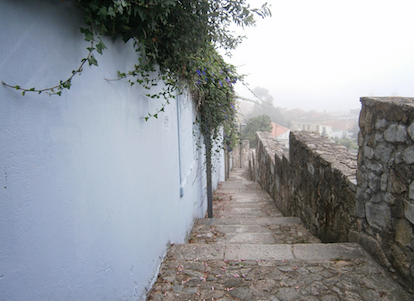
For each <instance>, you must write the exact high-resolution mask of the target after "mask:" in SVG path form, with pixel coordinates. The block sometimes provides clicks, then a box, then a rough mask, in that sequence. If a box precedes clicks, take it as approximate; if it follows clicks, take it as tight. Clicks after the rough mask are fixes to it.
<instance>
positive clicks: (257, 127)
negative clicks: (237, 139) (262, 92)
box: [242, 115, 272, 147]
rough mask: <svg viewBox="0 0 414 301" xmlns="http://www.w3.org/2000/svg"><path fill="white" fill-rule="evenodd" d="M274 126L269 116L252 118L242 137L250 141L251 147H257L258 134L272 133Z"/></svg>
mask: <svg viewBox="0 0 414 301" xmlns="http://www.w3.org/2000/svg"><path fill="white" fill-rule="evenodd" d="M271 131H272V124H271V121H270V117H269V116H268V115H261V116H257V117H253V118H250V119H249V121H247V125H246V126H245V127H244V129H243V131H242V137H243V138H244V139H247V140H249V142H250V147H256V132H271Z"/></svg>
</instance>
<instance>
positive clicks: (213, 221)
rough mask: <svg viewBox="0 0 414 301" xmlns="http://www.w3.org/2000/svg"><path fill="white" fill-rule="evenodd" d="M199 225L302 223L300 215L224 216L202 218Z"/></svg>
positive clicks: (198, 221) (198, 222)
mask: <svg viewBox="0 0 414 301" xmlns="http://www.w3.org/2000/svg"><path fill="white" fill-rule="evenodd" d="M196 224H197V225H284V224H302V221H301V220H300V218H298V217H259V218H248V217H246V218H244V217H223V218H200V219H198V220H197V222H196Z"/></svg>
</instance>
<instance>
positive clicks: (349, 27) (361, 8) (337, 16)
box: [227, 0, 414, 111]
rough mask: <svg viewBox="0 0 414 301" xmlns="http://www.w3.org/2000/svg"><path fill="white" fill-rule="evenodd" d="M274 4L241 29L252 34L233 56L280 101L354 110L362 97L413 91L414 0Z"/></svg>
mask: <svg viewBox="0 0 414 301" xmlns="http://www.w3.org/2000/svg"><path fill="white" fill-rule="evenodd" d="M264 2H265V1H257V0H249V3H251V6H252V7H260V6H261V4H262V3H264ZM268 3H271V10H272V15H273V16H272V17H271V18H267V19H265V20H258V22H257V26H256V27H252V28H247V29H245V30H244V32H243V31H241V32H240V33H241V34H244V35H246V36H247V37H248V39H246V40H245V41H244V42H243V43H242V44H241V45H240V46H239V47H238V48H237V49H236V50H235V51H233V57H232V58H227V60H228V61H229V62H231V63H232V64H234V65H235V66H237V67H238V71H239V73H242V74H249V75H248V77H247V78H246V82H247V83H248V84H249V87H250V88H251V89H254V88H255V87H256V86H259V87H264V88H266V89H268V90H269V94H271V95H272V96H273V97H274V99H275V100H274V105H275V106H278V107H286V108H290V109H292V108H296V107H300V108H302V109H305V110H310V109H316V110H317V111H323V110H328V111H333V110H337V109H341V110H348V109H350V108H352V109H354V108H360V107H361V105H360V102H359V98H360V97H361V96H369V95H375V96H390V95H395V94H398V95H399V96H414V22H413V17H412V12H413V9H414V1H413V0H392V1H391V0H388V1H384V0H375V1H374V0H347V1H341V0H338V1H333V0H312V1H310V0H270V1H268ZM236 90H237V92H238V93H239V94H240V95H241V96H244V97H249V98H252V96H251V94H249V92H248V91H247V89H245V88H244V87H243V86H242V85H240V84H238V85H237V87H236Z"/></svg>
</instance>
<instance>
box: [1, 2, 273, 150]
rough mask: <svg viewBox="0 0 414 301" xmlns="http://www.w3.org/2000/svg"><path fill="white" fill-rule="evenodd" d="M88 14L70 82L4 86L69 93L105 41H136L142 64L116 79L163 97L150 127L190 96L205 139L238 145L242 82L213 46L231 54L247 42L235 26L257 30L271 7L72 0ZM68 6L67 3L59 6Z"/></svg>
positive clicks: (206, 3) (135, 44) (239, 4)
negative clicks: (82, 50) (178, 99)
mask: <svg viewBox="0 0 414 301" xmlns="http://www.w3.org/2000/svg"><path fill="white" fill-rule="evenodd" d="M74 1H75V3H76V4H77V5H78V6H79V7H80V8H81V9H82V10H83V13H84V16H85V23H86V24H87V25H88V26H89V28H81V29H80V30H81V33H82V34H83V35H84V36H85V40H86V41H88V42H90V46H89V47H88V48H87V49H88V51H89V52H88V55H87V57H86V58H84V59H82V61H81V65H80V67H79V68H78V69H77V70H74V71H72V75H71V77H69V79H67V80H65V81H60V83H59V85H56V86H55V87H51V88H46V89H41V90H37V89H34V88H31V89H23V88H21V87H20V86H12V85H8V84H5V85H6V86H9V87H12V88H15V89H17V90H22V91H23V95H24V93H25V92H28V91H35V92H39V93H41V92H43V91H47V93H49V94H58V95H61V93H62V90H63V89H69V88H70V86H71V80H72V78H73V76H74V75H75V74H80V73H81V72H82V70H83V69H82V68H83V65H84V64H85V63H86V62H88V64H89V65H90V66H91V65H95V66H98V61H97V60H96V58H95V56H94V55H93V53H94V51H96V52H98V53H99V54H102V51H103V50H104V49H105V48H106V46H105V44H104V43H103V42H102V40H101V38H100V36H104V35H105V36H110V37H112V38H113V39H117V38H122V39H123V41H125V42H127V41H129V40H131V39H132V40H133V41H134V47H135V50H136V51H137V53H138V55H137V63H136V64H135V65H134V66H132V68H131V70H129V71H126V72H118V78H119V79H121V78H127V79H128V82H129V83H130V84H131V86H132V85H135V84H139V85H141V86H143V87H144V88H145V89H147V90H148V92H149V93H148V94H146V96H147V97H149V98H151V99H159V98H163V99H164V100H165V102H164V103H162V104H161V108H160V109H158V110H157V111H156V112H155V113H152V114H151V113H148V116H147V117H144V118H145V120H148V119H149V118H151V117H155V118H157V117H158V114H159V113H160V112H163V111H164V108H165V106H166V105H168V104H169V99H171V98H174V97H175V94H176V91H177V90H180V89H188V90H189V91H190V92H191V93H192V95H193V99H194V101H195V103H196V106H197V110H198V113H199V114H198V118H197V121H198V122H199V123H200V129H201V131H202V133H203V134H204V136H205V137H207V136H208V137H211V138H212V139H216V140H220V139H222V138H223V137H220V134H221V129H224V131H225V137H224V140H225V144H226V146H227V147H228V148H229V149H230V148H231V147H232V145H233V144H234V141H235V137H236V135H235V128H234V122H235V99H236V96H235V92H234V88H233V85H234V84H235V82H236V81H237V80H240V79H241V77H240V76H238V75H237V72H236V70H235V68H234V67H233V66H231V65H228V64H226V63H225V62H224V60H223V58H222V57H221V56H220V55H219V54H218V52H217V48H216V47H222V48H224V49H225V50H227V51H229V50H232V49H234V48H235V47H236V46H237V45H238V44H239V43H240V42H241V41H242V39H243V37H241V36H238V35H235V34H234V33H233V32H232V31H231V30H230V25H231V24H236V25H239V26H242V27H244V26H253V25H254V24H255V20H254V15H258V16H260V17H266V16H270V10H269V9H268V7H267V5H266V4H265V5H263V6H262V8H261V9H251V8H250V7H249V5H248V4H247V3H246V0H74ZM62 2H65V0H62ZM159 81H162V82H163V83H164V84H165V85H164V88H163V90H162V91H161V92H159V93H156V94H151V93H150V91H151V88H152V87H153V86H156V85H157V84H158V82H159Z"/></svg>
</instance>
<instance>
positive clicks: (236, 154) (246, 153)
mask: <svg viewBox="0 0 414 301" xmlns="http://www.w3.org/2000/svg"><path fill="white" fill-rule="evenodd" d="M251 152H252V150H251V149H250V147H249V140H243V141H242V144H241V156H242V160H241V164H242V168H248V167H249V161H250V157H251ZM232 159H233V162H232V167H233V168H240V144H239V145H237V146H236V147H235V148H234V149H233V151H232Z"/></svg>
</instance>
